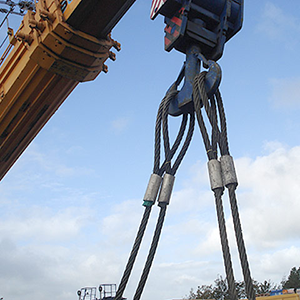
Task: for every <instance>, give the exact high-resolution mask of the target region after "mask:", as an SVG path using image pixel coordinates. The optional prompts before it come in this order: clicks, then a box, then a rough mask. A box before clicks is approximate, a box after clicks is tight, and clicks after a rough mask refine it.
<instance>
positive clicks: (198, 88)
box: [193, 72, 255, 300]
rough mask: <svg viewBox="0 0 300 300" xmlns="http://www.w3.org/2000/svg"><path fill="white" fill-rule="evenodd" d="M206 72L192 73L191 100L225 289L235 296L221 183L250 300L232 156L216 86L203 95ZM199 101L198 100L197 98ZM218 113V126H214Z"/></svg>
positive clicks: (250, 282)
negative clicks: (213, 206) (203, 155)
mask: <svg viewBox="0 0 300 300" xmlns="http://www.w3.org/2000/svg"><path fill="white" fill-rule="evenodd" d="M206 74H207V72H202V73H201V74H199V75H197V76H196V77H195V81H194V90H193V100H194V106H195V112H196V116H197V121H198V124H199V128H200V131H201V134H202V138H203V142H204V145H205V149H206V152H207V156H208V160H209V161H208V171H209V178H210V184H211V189H212V191H213V192H214V195H215V202H216V210H217V216H218V223H219V231H220V238H221V244H222V251H223V258H224V264H225V270H226V275H227V281H228V286H229V293H230V296H231V298H232V299H237V294H236V289H235V281H234V276H233V270H232V263H231V256H230V251H229V246H228V238H227V232H226V224H225V218H224V211H223V204H222V195H223V192H224V186H225V187H226V188H227V189H228V192H229V198H230V206H231V212H232V217H233V223H234V230H235V236H236V241H237V246H238V251H239V256H240V261H241V266H242V271H243V276H244V280H245V286H246V293H247V296H248V299H250V300H254V299H255V293H254V289H253V284H252V279H251V275H250V268H249V263H248V259H247V254H246V247H245V243H244V239H243V234H242V228H241V222H240V217H239V211H238V205H237V200H236V195H235V190H236V188H237V185H238V181H237V176H236V172H235V168H234V162H233V158H232V156H230V152H229V146H228V137H227V126H226V117H225V111H224V106H223V101H222V97H221V93H220V91H219V89H217V90H216V91H215V93H214V94H212V95H211V96H210V97H209V96H208V95H207V91H206V88H205V77H206ZM201 101H202V102H201ZM201 104H203V107H204V108H205V112H206V114H207V118H208V120H209V122H210V124H211V127H212V128H211V132H212V137H211V141H210V140H209V137H208V133H207V129H206V126H205V122H204V120H203V116H202V113H201V106H202V105H201ZM218 115H219V123H220V128H219V126H218ZM218 147H219V149H220V153H221V157H220V160H218V159H217V157H218V155H217V153H218V152H217V150H218Z"/></svg>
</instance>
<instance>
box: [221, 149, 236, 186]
mask: <svg viewBox="0 0 300 300" xmlns="http://www.w3.org/2000/svg"><path fill="white" fill-rule="evenodd" d="M220 161H221V170H222V177H223V183H224V185H225V186H227V185H228V184H236V185H238V181H237V176H236V172H235V168H234V162H233V157H232V156H230V155H223V156H221V158H220Z"/></svg>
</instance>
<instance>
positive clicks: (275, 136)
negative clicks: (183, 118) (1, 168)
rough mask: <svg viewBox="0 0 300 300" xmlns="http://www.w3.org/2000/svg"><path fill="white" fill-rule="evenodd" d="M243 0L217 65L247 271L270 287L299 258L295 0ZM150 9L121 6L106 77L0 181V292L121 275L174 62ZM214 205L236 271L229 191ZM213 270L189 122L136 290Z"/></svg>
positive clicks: (70, 293)
mask: <svg viewBox="0 0 300 300" xmlns="http://www.w3.org/2000/svg"><path fill="white" fill-rule="evenodd" d="M245 2H246V3H245V15H244V26H243V29H242V30H241V31H240V32H239V33H238V34H237V35H236V36H235V37H234V38H233V39H232V40H230V41H229V42H228V43H227V44H226V47H225V52H224V55H223V58H222V59H221V60H220V61H219V63H220V65H221V67H222V72H223V79H222V83H221V92H222V95H223V100H224V105H225V109H226V115H227V122H228V134H229V142H230V149H231V154H232V155H233V156H234V158H235V161H236V169H237V174H238V178H239V187H238V191H237V197H238V200H239V208H240V214H241V218H242V227H243V231H244V237H245V242H246V245H247V248H248V256H249V262H250V267H251V273H252V277H253V278H255V279H256V280H259V281H262V280H268V279H270V280H271V281H273V282H274V283H280V281H281V280H282V278H283V276H286V275H288V273H289V270H290V269H291V268H292V267H293V266H299V257H300V243H299V231H300V223H299V211H300V201H299V200H300V196H299V195H300V186H299V182H300V142H299V137H298V131H299V128H300V119H299V112H300V96H299V95H300V72H299V47H300V26H299V24H300V15H299V11H300V2H299V1H297V0H291V1H280V0H273V1H270V0H251V1H249V0H248V1H247V0H245ZM150 6H151V1H150V0H149V1H146V0H140V1H137V3H135V4H134V5H133V7H132V8H131V9H130V11H129V12H128V13H127V14H126V15H125V16H124V18H123V19H122V20H121V22H120V23H119V24H118V25H117V26H116V28H115V29H114V30H113V33H112V35H113V38H114V39H116V40H118V41H119V42H120V43H121V45H122V50H121V51H120V52H119V53H117V60H116V61H115V62H112V61H109V62H108V67H109V72H108V74H100V75H99V77H98V78H97V79H96V80H95V81H94V82H89V83H83V84H80V85H79V86H78V87H77V88H76V90H75V91H74V92H73V93H72V94H71V95H70V96H69V98H68V99H67V100H66V101H65V103H64V104H63V105H62V106H61V108H60V109H59V110H58V111H57V113H56V114H55V115H54V116H53V117H52V119H51V120H50V121H49V122H48V124H47V125H46V126H45V127H44V129H43V130H42V131H41V132H40V133H39V135H38V136H37V137H36V139H35V140H34V141H33V143H32V144H31V145H30V146H29V147H28V149H27V150H26V151H25V152H24V154H23V155H22V156H21V157H20V159H19V160H18V161H17V163H16V164H15V165H14V166H13V168H12V169H11V170H10V171H9V172H8V174H7V175H6V176H5V178H4V179H3V180H2V182H1V183H0V251H1V256H0V297H4V299H12V300H19V299H22V300H29V299H40V300H43V299H53V300H56V299H57V300H58V299H59V300H71V299H76V297H77V296H76V291H77V290H78V289H79V288H81V287H83V286H96V285H98V284H100V283H117V284H118V283H119V281H120V278H121V276H122V272H123V269H124V267H125V265H126V262H127V258H128V255H129V253H130V250H131V246H132V243H133V240H134V237H135V233H136V231H137V227H138V225H139V222H140V218H141V216H142V213H143V207H142V205H141V204H142V198H143V195H144V191H145V188H146V185H147V183H148V179H149V176H150V174H151V172H152V166H153V140H154V124H155V116H156V112H157V108H158V105H159V103H160V101H161V98H162V97H163V96H164V94H165V92H166V90H167V89H168V88H169V86H170V85H171V84H172V82H173V81H174V80H175V79H176V77H177V75H178V72H179V70H180V68H181V66H182V63H183V61H184V56H183V55H182V54H180V53H178V52H175V51H172V52H170V53H167V52H165V51H164V49H163V48H164V46H163V36H164V33H163V29H164V23H163V18H162V17H158V18H157V19H156V20H155V21H151V20H150V18H149V14H150ZM19 21H20V19H19ZM2 31H3V30H2ZM4 31H5V30H4ZM1 34H2V36H3V35H4V34H5V32H1ZM177 122H179V119H178V120H177V119H175V120H172V122H171V123H172V128H171V129H172V130H173V132H175V131H176V128H177V126H178V125H177ZM224 203H225V210H226V218H227V223H228V228H229V229H228V231H229V238H230V243H231V250H232V256H233V260H234V270H235V274H236V278H237V279H238V280H241V279H242V277H241V272H240V267H239V262H238V257H237V251H236V248H235V243H234V235H233V231H232V222H231V217H230V214H229V207H228V201H227V195H225V197H224ZM157 213H158V208H156V207H155V208H154V210H153V214H152V218H151V220H150V224H149V229H148V231H147V232H146V236H145V241H144V243H143V245H142V248H141V253H140V255H139V257H138V259H137V264H136V267H135V268H134V271H133V275H132V278H131V280H130V281H129V284H128V288H127V290H126V292H125V296H126V297H128V299H131V298H132V296H133V294H134V291H135V288H136V286H137V283H138V280H139V276H140V274H141V270H142V267H143V262H144V260H145V257H146V255H147V249H148V248H147V247H148V245H149V243H150V241H151V237H152V230H153V228H154V226H155V219H156V217H157ZM218 274H220V275H222V276H224V267H223V262H222V254H221V249H220V241H219V236H218V229H217V223H216V213H215V207H214V198H213V194H212V193H211V191H210V188H209V182H208V175H207V170H206V155H205V151H204V146H203V144H202V139H201V137H200V132H199V129H198V128H196V130H195V134H194V138H193V141H192V145H191V147H190V149H189V151H188V153H187V155H186V158H185V159H184V161H183V163H182V165H181V166H180V168H179V171H178V172H177V174H176V181H175V187H174V194H173V197H172V199H171V204H170V206H169V208H168V212H167V218H166V222H165V226H164V229H163V233H162V236H161V242H160V245H159V248H158V252H157V255H156V258H155V261H154V264H153V268H152V271H151V273H150V277H149V280H148V283H147V285H146V287H145V291H144V294H143V299H154V298H155V299H162V300H166V299H175V298H180V297H183V296H185V295H187V294H188V293H189V291H190V289H191V288H196V287H197V286H198V285H202V284H211V283H212V282H213V280H214V279H215V278H216V277H217V275H218Z"/></svg>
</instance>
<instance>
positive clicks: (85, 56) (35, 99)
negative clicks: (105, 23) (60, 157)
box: [0, 0, 119, 179]
mask: <svg viewBox="0 0 300 300" xmlns="http://www.w3.org/2000/svg"><path fill="white" fill-rule="evenodd" d="M73 1H74V3H76V1H77V0H73ZM71 8H72V7H71ZM10 40H11V42H12V43H13V45H10V47H11V48H12V49H11V51H10V53H9V55H8V56H7V57H6V58H5V60H4V58H1V59H2V60H3V63H2V65H1V68H0V179H2V178H3V176H4V175H5V174H6V173H7V171H8V170H9V169H10V167H11V166H12V165H13V163H14V162H15V161H16V160H17V158H18V157H19V156H20V155H21V153H22V152H23V151H24V150H25V148H26V147H27V146H28V144H29V143H30V142H31V141H32V139H33V138H34V137H35V136H36V135H37V134H38V132H39V131H40V130H41V128H42V127H43V126H44V124H45V123H46V122H47V121H48V120H49V118H50V117H51V116H52V115H53V114H54V113H55V111H56V110H57V109H58V107H59V106H60V105H61V104H62V102H63V101H64V100H65V99H66V97H67V96H68V95H69V93H70V92H71V91H72V90H73V89H74V88H75V87H76V85H77V84H78V83H79V82H82V81H89V80H93V79H94V78H96V76H97V75H98V74H99V73H100V72H101V71H102V70H103V68H105V66H104V62H105V61H106V59H107V58H109V57H111V58H113V54H112V53H111V52H110V49H111V47H112V46H115V47H119V45H118V44H117V43H116V42H115V41H113V40H112V39H111V38H110V36H107V37H106V38H104V39H98V38H96V37H95V36H92V35H89V34H87V33H84V32H81V31H79V30H75V29H73V28H72V27H71V26H70V25H69V24H68V23H67V22H66V20H65V17H64V15H63V13H62V10H61V6H60V3H59V1H57V0H45V1H39V2H37V6H36V13H34V12H30V11H29V12H28V13H27V14H26V15H25V16H24V19H23V21H22V24H21V26H20V28H19V30H18V31H17V33H16V35H15V37H12V38H11V39H10Z"/></svg>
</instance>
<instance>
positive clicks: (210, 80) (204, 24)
mask: <svg viewBox="0 0 300 300" xmlns="http://www.w3.org/2000/svg"><path fill="white" fill-rule="evenodd" d="M243 6H244V0H234V1H232V0H214V1H211V0H162V1H157V0H153V2H152V7H151V18H152V19H155V18H156V16H157V15H159V14H161V15H163V16H164V17H165V18H164V22H165V24H166V27H165V50H167V51H171V50H172V49H176V50H177V51H179V52H182V53H184V54H186V63H185V66H184V67H183V69H182V71H181V75H180V77H181V78H184V79H185V82H184V85H183V87H182V89H181V91H180V92H179V93H178V95H177V97H176V101H173V103H171V106H170V109H169V113H170V114H171V115H173V116H179V115H180V114H182V113H184V112H185V111H186V110H189V109H191V106H193V105H194V106H195V111H196V115H197V121H198V124H199V127H200V131H201V134H202V137H203V142H204V145H205V148H206V151H207V155H208V159H209V162H208V167H209V174H210V181H211V184H212V189H213V191H214V195H215V203H216V210H217V218H218V224H219V231H220V238H221V245H222V251H223V258H224V265H225V271H226V276H227V282H228V289H229V293H230V297H231V299H233V300H236V299H237V293H236V289H235V280H234V275H233V268H232V262H231V256H230V250H229V245H228V238H227V232H226V223H225V217H224V209H223V204H222V195H223V192H224V186H225V187H226V188H227V189H228V191H229V197H230V204H231V211H232V215H233V222H234V229H235V235H236V240H237V244H238V250H239V255H240V260H241V265H242V270H243V275H244V279H245V284H246V292H247V295H248V299H250V300H254V299H255V294H254V290H253V284H252V280H251V275H250V270H249V264H248V259H247V255H246V249H245V245H244V240H243V236H242V229H241V224H240V219H239V213H238V207H237V201H236V196H235V189H236V187H237V179H236V174H235V170H234V165H233V159H232V157H231V156H230V154H229V147H228V140H227V128H226V119H225V112H224V107H223V103H222V98H221V94H220V92H219V90H218V86H219V84H220V80H221V69H220V68H219V66H218V64H217V63H216V61H217V60H218V59H219V58H220V57H221V56H222V54H223V49H224V46H225V43H226V42H227V41H228V40H229V39H230V38H232V37H233V36H234V35H235V34H236V33H237V32H238V31H239V30H240V29H241V28H242V20H243ZM205 57H206V58H207V59H209V61H207V60H206V58H205ZM200 61H202V62H203V66H204V67H209V71H208V72H206V73H205V72H204V73H201V74H199V73H200ZM207 94H209V96H207ZM214 95H215V96H214ZM202 105H203V106H204V108H205V111H206V114H207V117H208V120H209V122H210V123H211V125H212V128H211V140H210V139H209V136H208V133H207V129H206V127H205V122H204V119H203V117H202V114H201V107H202ZM218 116H219V122H220V128H219V126H218ZM218 148H219V149H220V152H221V159H220V161H219V160H218V159H217V158H218V155H217V150H218Z"/></svg>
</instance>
